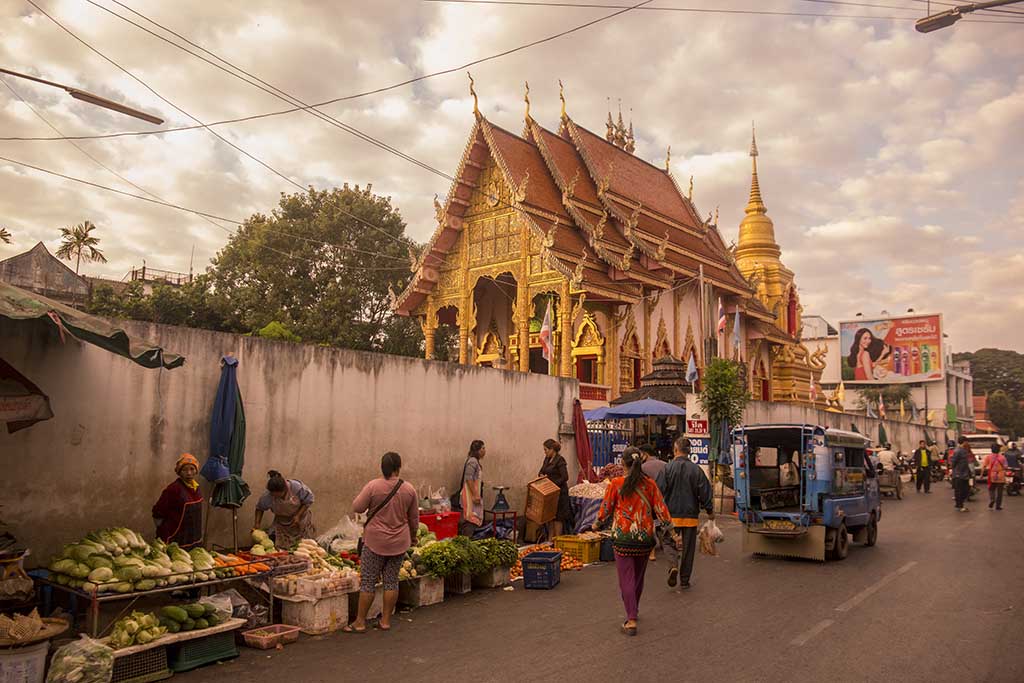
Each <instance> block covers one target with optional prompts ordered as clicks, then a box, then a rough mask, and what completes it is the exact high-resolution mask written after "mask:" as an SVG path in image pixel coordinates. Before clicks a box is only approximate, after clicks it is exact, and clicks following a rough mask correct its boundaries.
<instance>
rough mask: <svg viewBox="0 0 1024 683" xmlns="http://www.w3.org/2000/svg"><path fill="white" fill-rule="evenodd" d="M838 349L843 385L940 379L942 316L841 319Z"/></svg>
mask: <svg viewBox="0 0 1024 683" xmlns="http://www.w3.org/2000/svg"><path fill="white" fill-rule="evenodd" d="M839 352H840V356H841V359H842V366H843V381H844V382H846V383H847V384H898V383H903V382H927V381H930V380H939V379H942V376H943V367H942V363H943V358H942V316H940V315H909V316H903V317H893V318H879V319H875V320H868V319H858V320H847V321H842V322H840V323H839Z"/></svg>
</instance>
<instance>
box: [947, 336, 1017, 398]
mask: <svg viewBox="0 0 1024 683" xmlns="http://www.w3.org/2000/svg"><path fill="white" fill-rule="evenodd" d="M953 359H954V360H967V361H970V363H971V375H973V377H974V393H975V395H977V396H982V395H985V394H990V393H992V392H993V391H1000V390H1002V391H1005V392H1006V393H1007V395H1008V396H1010V398H1013V399H1015V400H1017V401H1024V354H1021V353H1017V352H1016V351H1009V350H1003V349H978V350H977V351H975V352H973V353H958V354H956V355H954V356H953Z"/></svg>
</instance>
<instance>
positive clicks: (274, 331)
mask: <svg viewBox="0 0 1024 683" xmlns="http://www.w3.org/2000/svg"><path fill="white" fill-rule="evenodd" d="M253 334H254V335H255V336H257V337H261V338H263V339H276V340H277V341H286V342H300V341H302V339H301V338H300V337H299V335H297V334H295V333H294V332H292V331H291V330H289V329H288V328H287V327H285V326H284V325H282V324H281V323H279V322H277V321H276V320H274V321H273V322H270V323H267V325H266V326H265V327H263V328H261V329H259V330H257V331H256V332H254V333H253Z"/></svg>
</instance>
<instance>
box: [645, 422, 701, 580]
mask: <svg viewBox="0 0 1024 683" xmlns="http://www.w3.org/2000/svg"><path fill="white" fill-rule="evenodd" d="M672 453H673V456H674V457H673V458H672V461H671V462H669V464H668V465H666V466H665V469H664V470H662V471H661V473H660V474H658V479H657V483H658V488H659V489H661V494H662V496H663V497H664V498H665V504H666V505H667V506H668V510H669V512H670V513H671V515H672V526H673V527H675V537H676V544H675V548H674V549H673V547H672V545H671V544H667V545H666V546H665V549H666V552H667V554H668V556H669V557H670V559H672V555H676V557H675V558H674V560H673V562H672V568H671V569H669V573H668V585H669V586H671V587H675V585H676V583H677V582H678V583H679V588H680V590H686V589H687V588H689V587H690V575H691V574H692V573H693V557H694V554H695V551H696V549H697V525H698V518H699V517H700V511H701V510H702V509H703V510H706V511H707V513H708V518H709V519H714V518H715V512H714V508H713V507H712V498H711V484H710V482H708V478H707V476H705V474H704V470H702V469H701V468H700V465H698V464H697V463H695V462H693V461H691V460H690V440H689V439H687V438H686V437H685V436H681V437H679V438H678V439H676V442H675V445H674V446H673V449H672ZM673 550H675V551H676V552H673Z"/></svg>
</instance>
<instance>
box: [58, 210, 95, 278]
mask: <svg viewBox="0 0 1024 683" xmlns="http://www.w3.org/2000/svg"><path fill="white" fill-rule="evenodd" d="M95 229H96V226H95V225H93V224H92V222H90V221H85V222H83V223H79V224H78V225H76V226H74V227H71V228H61V229H60V236H61V242H60V248H59V249H57V258H62V259H64V260H66V261H70V260H71V259H72V258H74V259H75V274H76V275H77V274H78V269H79V267H80V266H81V264H82V259H83V258H85V260H86V261H93V262H96V263H106V262H107V257H106V256H104V255H103V252H102V251H100V249H99V247H98V246H97V245H98V244H99V243H100V238H99V237H96V236H95V235H93V234H92V231H93V230H95Z"/></svg>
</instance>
